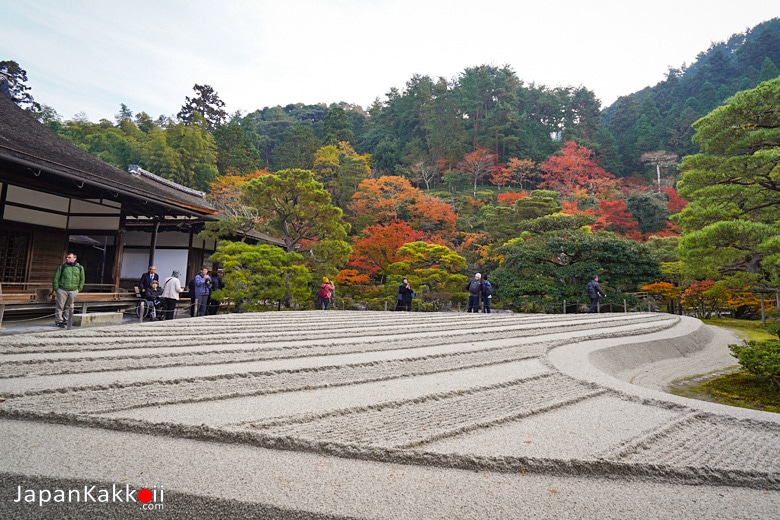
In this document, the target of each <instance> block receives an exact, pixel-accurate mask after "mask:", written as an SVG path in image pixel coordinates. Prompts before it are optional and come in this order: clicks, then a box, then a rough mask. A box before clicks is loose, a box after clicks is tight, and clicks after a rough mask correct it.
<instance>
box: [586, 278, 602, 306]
mask: <svg viewBox="0 0 780 520" xmlns="http://www.w3.org/2000/svg"><path fill="white" fill-rule="evenodd" d="M585 290H586V291H587V292H588V298H590V307H588V312H589V313H590V312H598V311H599V298H603V297H604V296H606V294H604V291H602V290H601V286H600V285H599V277H598V275H594V276H593V279H592V280H591V281H589V282H588V283H587V285H585Z"/></svg>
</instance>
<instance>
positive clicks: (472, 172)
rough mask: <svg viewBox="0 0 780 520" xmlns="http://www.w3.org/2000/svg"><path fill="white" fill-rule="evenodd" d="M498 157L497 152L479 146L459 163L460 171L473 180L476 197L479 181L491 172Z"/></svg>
mask: <svg viewBox="0 0 780 520" xmlns="http://www.w3.org/2000/svg"><path fill="white" fill-rule="evenodd" d="M496 159H497V156H496V154H494V153H492V152H490V151H489V150H486V149H484V148H477V149H476V150H474V151H473V152H469V153H467V154H466V156H465V157H464V158H463V160H462V161H460V162H459V163H458V167H457V169H458V171H459V172H461V173H462V174H464V175H467V176H468V177H469V179H470V180H471V181H473V183H474V196H475V197H476V196H477V182H478V181H479V179H481V178H483V177H485V176H487V175H488V173H490V171H491V169H492V167H493V166H494V165H495V163H496Z"/></svg>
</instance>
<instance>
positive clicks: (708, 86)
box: [601, 18, 780, 176]
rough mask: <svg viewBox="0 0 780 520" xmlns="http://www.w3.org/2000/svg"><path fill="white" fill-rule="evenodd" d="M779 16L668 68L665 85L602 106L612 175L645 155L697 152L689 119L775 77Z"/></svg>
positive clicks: (634, 167) (632, 167)
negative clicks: (692, 59) (688, 61)
mask: <svg viewBox="0 0 780 520" xmlns="http://www.w3.org/2000/svg"><path fill="white" fill-rule="evenodd" d="M779 67H780V18H774V19H772V20H769V21H767V22H764V23H762V24H759V25H757V26H756V27H754V28H753V29H750V30H749V31H746V32H745V33H740V34H735V35H733V36H732V37H731V38H729V40H728V41H726V42H718V43H713V44H712V46H710V48H709V49H708V50H707V51H706V52H702V53H701V54H699V56H697V58H696V61H695V62H694V63H693V64H691V65H690V66H685V65H683V66H681V67H680V68H670V69H669V71H668V72H667V78H666V80H665V81H662V82H661V83H659V84H657V85H655V86H654V87H647V88H645V89H643V90H641V91H639V92H635V93H633V94H630V95H627V96H623V97H621V98H620V99H618V100H617V101H616V102H615V103H614V104H613V105H611V106H609V107H607V108H606V109H605V110H604V111H603V113H602V117H601V123H602V124H603V125H604V127H605V128H606V130H608V131H609V133H610V135H612V137H613V138H614V146H615V153H616V159H617V163H616V164H615V165H614V170H613V173H615V174H617V175H619V176H625V175H630V174H632V173H634V172H636V171H638V170H639V169H640V168H641V161H640V157H641V155H642V153H644V152H650V151H654V150H667V151H669V152H673V153H675V154H677V155H678V156H680V157H682V156H684V155H689V154H692V153H696V152H697V151H698V150H697V147H696V145H695V144H694V143H693V142H692V141H691V137H692V136H693V127H692V126H691V125H692V124H693V122H694V121H696V120H697V119H699V118H701V117H704V116H705V115H707V114H708V113H709V112H710V111H712V110H713V109H714V108H716V107H717V106H719V105H721V104H722V103H723V102H724V101H725V100H726V99H727V98H729V97H731V96H733V95H734V94H736V93H737V92H739V91H742V90H749V89H752V88H754V87H756V86H757V85H758V84H759V83H760V82H762V81H767V80H769V79H772V78H775V77H777V75H778V74H780V68H779Z"/></svg>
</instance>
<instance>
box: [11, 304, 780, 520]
mask: <svg viewBox="0 0 780 520" xmlns="http://www.w3.org/2000/svg"><path fill="white" fill-rule="evenodd" d="M733 339H734V338H733V337H731V336H729V335H727V334H725V333H723V332H722V331H717V330H714V329H713V328H711V327H707V326H704V325H702V324H701V322H699V321H698V320H693V319H691V318H685V317H679V316H672V315H667V314H659V313H653V314H642V313H631V314H601V315H511V314H500V313H495V314H491V315H468V314H458V313H439V314H424V313H382V312H341V311H328V312H317V311H307V312H294V313H293V312H277V313H260V314H239V315H224V316H222V315H220V316H214V317H205V318H198V319H187V320H174V321H173V322H167V323H146V324H128V325H123V326H116V327H105V328H99V329H84V330H75V329H74V330H72V331H56V332H50V333H39V334H25V335H18V336H12V337H0V359H3V363H2V364H0V398H2V399H3V401H2V402H0V431H8V432H10V431H14V430H15V428H16V426H17V425H25V426H26V427H29V428H31V429H32V430H36V431H40V432H43V433H41V435H44V436H45V435H46V434H47V433H46V432H55V431H56V432H59V435H62V436H63V438H67V437H68V435H70V432H71V431H73V428H78V429H79V430H81V431H82V432H84V433H85V434H86V435H88V436H92V437H95V438H99V437H102V436H110V435H114V436H116V438H123V439H125V438H127V439H131V438H132V439H135V438H136V437H134V436H138V435H140V436H141V437H146V438H150V439H157V440H160V439H170V442H171V443H172V446H174V447H175V446H179V449H181V450H183V451H184V452H186V451H187V450H189V449H191V448H192V446H193V444H192V443H196V444H195V445H197V443H203V442H206V443H207V444H208V445H209V446H217V447H219V446H225V447H228V446H230V447H234V448H231V450H232V449H240V450H244V451H246V452H247V453H249V454H251V455H249V456H248V457H249V458H250V459H251V458H252V457H261V456H262V457H271V458H273V457H274V454H276V456H278V457H280V458H285V457H299V458H300V459H301V460H307V458H308V457H315V458H316V459H317V460H322V461H328V462H327V464H330V465H333V466H344V467H349V468H352V466H350V465H357V466H358V467H363V468H364V469H365V471H366V473H365V474H366V475H370V474H372V472H375V471H376V472H380V473H381V472H382V468H388V469H391V468H395V467H398V466H399V465H400V467H407V468H418V469H415V470H413V472H418V471H419V472H423V471H428V472H432V473H431V475H433V474H435V475H436V476H437V477H436V478H437V479H438V478H440V476H441V475H446V474H450V475H452V478H453V479H456V477H455V475H458V477H457V478H461V477H462V475H461V474H460V473H458V472H460V471H463V470H466V471H468V472H476V473H475V474H478V475H496V476H498V475H505V476H506V478H510V479H517V478H520V479H522V478H527V479H530V478H535V479H539V478H554V479H563V480H565V481H567V482H571V481H573V480H576V482H577V483H578V485H579V483H580V482H584V484H582V485H587V483H588V482H590V484H591V485H592V486H598V485H607V484H604V482H615V481H616V480H617V481H619V482H620V483H621V484H620V485H627V486H634V487H636V488H637V489H648V488H649V487H652V486H658V485H660V486H668V487H669V488H679V486H694V487H696V488H697V489H700V490H702V493H704V494H705V495H709V494H712V493H717V492H721V491H722V488H724V487H725V488H727V489H743V490H745V491H744V492H745V493H748V494H750V495H751V496H752V495H753V491H756V492H760V493H759V495H757V496H759V497H763V498H759V499H757V500H756V499H755V497H754V498H753V499H751V504H752V505H753V507H757V508H758V509H757V510H758V511H763V510H766V511H770V510H772V508H776V507H777V506H778V505H779V504H780V497H778V492H779V490H780V472H778V469H777V468H778V467H780V449H778V448H780V420H778V418H777V417H776V414H768V413H762V412H752V411H742V410H737V409H731V408H729V407H724V406H720V405H712V404H711V403H699V402H696V401H691V400H688V399H683V398H678V397H676V396H671V395H669V394H665V393H663V392H662V391H659V389H662V388H663V386H664V384H666V383H668V382H670V381H671V378H673V377H676V376H679V375H680V373H685V374H687V375H695V374H700V373H704V372H707V371H709V370H710V369H713V367H714V369H722V368H726V366H729V365H733V364H734V360H733V358H729V356H728V355H724V349H725V351H726V352H727V350H728V349H727V347H726V345H727V343H728V341H733ZM653 367H660V368H659V369H658V370H657V371H656V372H657V376H656V377H652V376H651V375H649V374H653V373H654V371H653ZM700 367H701V368H705V367H706V369H703V370H701V371H697V370H699V369H700ZM640 375H641V377H640ZM637 382H639V383H641V384H642V386H638V385H637V384H636V383H637ZM18 442H19V443H20V449H24V445H25V443H26V442H27V441H26V440H24V439H19V440H18ZM174 447H172V448H171V449H176V448H174ZM9 449H10V448H9ZM225 449H226V450H227V448H225ZM63 450H65V451H70V452H73V453H76V452H78V450H79V448H76V447H68V446H65V447H64V448H63ZM253 450H254V451H253ZM282 453H284V454H285V455H284V457H283V456H282V455H281V454H282ZM126 456H127V455H122V456H119V458H122V457H126ZM35 460H38V454H34V455H31V456H30V457H29V460H19V459H18V457H12V458H11V459H7V460H4V459H0V461H2V462H0V473H2V474H5V475H9V477H8V478H6V479H5V480H9V479H10V480H11V481H13V475H19V474H26V475H33V474H35V475H41V474H43V475H48V476H49V477H51V478H55V477H56V478H82V479H83V478H87V477H89V476H90V475H91V476H94V477H95V478H98V477H99V478H103V479H106V478H108V479H109V480H111V479H112V478H117V476H113V477H112V475H113V474H112V473H111V472H107V473H106V470H105V469H99V468H84V469H79V470H77V471H75V472H74V471H73V470H72V468H70V467H69V468H68V470H67V471H63V470H62V468H61V467H58V466H57V464H51V465H49V464H47V463H46V462H45V461H44V458H41V459H40V462H39V463H37V464H38V465H36V463H35V462H34V461H35ZM201 463H202V464H205V462H202V461H201ZM323 463H326V462H323ZM214 464H217V463H214ZM36 467H37V471H34V468H36ZM157 470H158V473H160V474H165V473H166V472H167V471H168V470H167V468H165V469H163V468H161V467H158V468H157ZM215 471H216V470H215ZM274 471H276V470H274ZM274 471H270V470H269V472H270V473H273V472H274ZM279 471H281V470H279ZM409 471H412V470H411V469H409ZM453 472H455V473H453ZM315 473H316V472H315ZM358 474H359V472H358ZM236 476H239V477H240V478H241V479H244V478H248V477H247V476H245V475H244V476H241V471H240V470H239V471H238V475H236ZM299 478H300V480H301V482H296V483H295V485H296V486H304V487H305V486H307V485H308V486H317V485H318V483H317V481H316V477H314V476H311V475H300V476H299ZM366 478H368V477H366ZM497 478H501V477H497ZM169 479H170V480H172V481H175V482H176V483H177V484H176V491H177V492H180V493H194V494H196V495H202V494H203V490H202V489H201V488H199V487H198V485H197V484H196V483H193V482H192V481H191V480H187V479H186V478H181V477H178V476H169ZM583 479H584V480H583ZM445 480H446V479H445ZM599 482H601V483H602V484H599ZM291 485H292V484H291ZM320 485H321V483H320ZM352 485H353V486H354V487H355V488H360V487H361V486H362V484H358V483H355V482H353V483H352ZM609 485H611V484H609ZM434 488H436V489H438V487H436V486H433V487H432V489H434ZM716 490H719V491H716ZM748 490H751V491H748ZM246 492H247V493H249V494H250V495H251V494H252V493H257V492H250V491H246ZM379 493H381V491H380V492H379ZM474 493H476V495H477V496H475V500H480V499H481V500H482V501H483V502H484V501H488V502H489V501H490V496H493V495H492V494H489V496H488V495H480V494H479V492H478V491H474ZM429 495H430V494H429V493H428V494H425V493H423V494H420V495H419V496H417V498H413V497H410V498H409V500H411V502H410V504H407V505H406V506H404V507H405V508H407V509H408V510H409V515H408V516H407V515H400V514H398V511H388V510H385V509H383V508H381V507H379V506H377V507H378V509H376V510H372V509H370V508H369V509H365V508H361V509H359V510H352V509H350V507H352V506H354V507H358V506H357V505H355V503H354V502H352V501H353V500H355V499H353V498H346V497H343V496H342V497H341V502H340V503H341V505H334V506H322V505H318V504H321V502H317V503H313V502H312V501H311V500H310V499H307V498H306V497H300V496H297V497H285V496H279V497H277V496H274V497H272V498H269V497H267V496H265V497H263V498H260V497H258V496H256V495H251V496H250V497H242V498H241V500H248V501H249V502H250V503H251V502H252V501H255V502H257V503H261V502H262V503H263V504H264V507H265V506H273V507H281V508H282V509H284V510H289V511H297V512H299V513H301V512H303V511H305V512H307V514H323V515H332V514H336V515H345V516H353V517H364V518H365V517H372V518H395V517H402V516H406V517H410V518H413V517H428V516H429V515H428V514H427V513H431V511H430V508H432V507H433V502H431V500H432V499H431V497H430V496H429ZM338 496H340V495H339V492H338V491H337V490H336V491H334V494H333V496H331V497H330V498H331V499H333V500H336V499H335V498H334V497H338ZM253 497H254V498H253ZM221 498H224V499H234V498H236V497H233V496H224V495H221ZM716 502H717V501H716ZM716 502H713V504H715V503H716ZM499 503H501V504H503V505H501V506H500V507H499ZM350 504H352V506H350ZM512 504H514V505H512ZM522 504H523V500H522V496H518V499H517V501H516V502H513V501H512V500H510V499H508V498H502V499H501V500H496V501H495V504H494V506H495V507H496V508H498V509H496V510H495V511H494V512H495V513H496V515H490V516H489V517H506V518H510V517H513V516H514V517H518V516H515V515H513V514H512V512H513V509H512V508H513V507H514V508H520V510H522V511H526V510H525V509H522V508H523V507H526V508H527V507H528V506H527V505H525V506H523V505H522ZM6 505H7V504H5V503H2V504H0V511H2V510H3V507H5V506H6ZM461 507H464V508H466V509H464V511H466V510H468V507H469V506H467V505H465V504H464V505H462V506H461ZM604 507H606V502H605V506H604ZM507 508H508V509H507ZM445 509H446V508H445ZM442 511H444V510H442ZM529 511H530V510H528V511H526V512H529ZM554 511H555V510H554V508H553V509H549V511H548V512H549V513H550V517H554V516H555V515H553V512H554ZM643 511H644V510H643V508H642V507H638V508H637V509H636V516H634V517H636V518H643V517H644V516H642V515H643ZM677 512H679V510H678V511H677ZM472 513H473V512H472ZM472 513H468V514H466V515H465V517H481V516H480V515H477V516H472ZM514 513H515V514H517V513H518V510H517V509H515V510H514ZM541 513H542V516H544V511H542V512H541ZM654 513H655V514H656V517H657V515H658V511H654ZM417 514H419V515H422V516H416V515H417ZM433 516H435V515H432V516H430V517H433ZM521 516H522V515H521ZM759 516H760V515H759ZM628 517H631V515H630V514H629V515H628Z"/></svg>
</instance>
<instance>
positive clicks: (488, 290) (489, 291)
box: [482, 282, 493, 297]
mask: <svg viewBox="0 0 780 520" xmlns="http://www.w3.org/2000/svg"><path fill="white" fill-rule="evenodd" d="M482 295H483V296H485V297H487V296H493V286H492V285H490V282H485V283H483V284H482Z"/></svg>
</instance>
